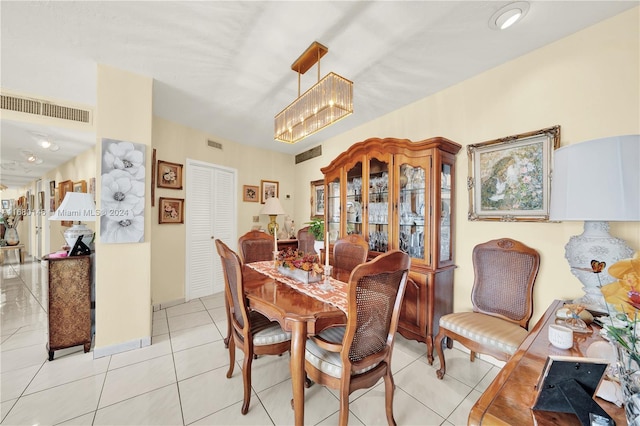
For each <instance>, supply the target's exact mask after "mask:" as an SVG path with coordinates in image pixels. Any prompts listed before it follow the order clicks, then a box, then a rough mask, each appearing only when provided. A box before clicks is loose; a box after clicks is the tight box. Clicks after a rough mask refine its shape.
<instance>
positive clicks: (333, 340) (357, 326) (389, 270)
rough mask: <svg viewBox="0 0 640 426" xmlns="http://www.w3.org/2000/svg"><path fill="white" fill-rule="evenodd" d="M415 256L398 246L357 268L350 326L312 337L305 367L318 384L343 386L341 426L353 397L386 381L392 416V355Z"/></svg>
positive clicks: (350, 298)
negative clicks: (400, 249)
mask: <svg viewBox="0 0 640 426" xmlns="http://www.w3.org/2000/svg"><path fill="white" fill-rule="evenodd" d="M410 263H411V259H410V258H409V255H407V254H406V253H403V252H401V251H399V250H394V251H390V252H388V253H385V254H383V255H380V256H378V257H377V258H376V259H374V260H372V261H371V262H367V263H363V264H361V265H358V266H356V267H355V269H354V270H353V272H352V274H351V277H350V280H349V287H348V292H347V299H348V313H347V324H346V326H344V325H342V326H334V327H329V328H327V329H325V330H323V331H321V332H320V333H319V334H318V335H316V336H313V337H310V338H309V339H307V344H306V351H305V370H306V373H307V376H308V377H309V378H310V379H311V380H313V381H314V382H316V383H318V384H320V385H323V386H327V387H330V388H333V389H337V390H339V393H340V425H346V424H347V420H348V418H349V395H350V394H351V393H352V392H353V391H355V390H357V389H363V388H369V387H372V386H374V385H375V384H376V383H377V382H378V380H379V379H380V378H381V377H382V378H384V382H385V409H386V415H387V421H388V423H389V424H395V420H394V418H393V391H394V383H393V376H392V373H391V355H392V352H393V344H394V338H395V334H396V330H397V328H398V317H399V315H400V307H401V305H402V299H403V297H404V291H405V288H406V283H407V276H408V273H409V267H410Z"/></svg>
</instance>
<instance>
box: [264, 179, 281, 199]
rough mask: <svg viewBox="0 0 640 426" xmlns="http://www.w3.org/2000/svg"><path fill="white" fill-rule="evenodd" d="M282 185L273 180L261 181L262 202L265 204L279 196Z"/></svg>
mask: <svg viewBox="0 0 640 426" xmlns="http://www.w3.org/2000/svg"><path fill="white" fill-rule="evenodd" d="M279 186H280V184H279V183H278V182H276V181H273V180H261V181H260V202H261V203H262V204H264V203H265V202H266V201H267V198H272V197H276V198H278V196H279V192H280V189H279Z"/></svg>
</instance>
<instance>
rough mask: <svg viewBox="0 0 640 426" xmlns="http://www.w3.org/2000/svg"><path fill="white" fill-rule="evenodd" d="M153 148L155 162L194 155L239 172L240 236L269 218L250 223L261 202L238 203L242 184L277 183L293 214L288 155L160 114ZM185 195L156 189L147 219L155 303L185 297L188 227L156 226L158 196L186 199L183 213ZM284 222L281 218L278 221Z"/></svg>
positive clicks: (183, 161)
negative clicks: (211, 144)
mask: <svg viewBox="0 0 640 426" xmlns="http://www.w3.org/2000/svg"><path fill="white" fill-rule="evenodd" d="M208 139H212V140H215V141H217V142H220V143H222V150H219V149H215V148H211V147H209V146H208V144H207V140H208ZM265 145H268V144H267V143H265ZM153 147H154V148H156V155H157V159H158V160H164V161H169V162H172V163H179V164H184V165H186V160H187V159H194V160H198V161H204V162H207V163H212V164H216V165H220V166H224V167H229V168H233V169H236V170H237V173H238V194H237V199H238V227H237V235H238V236H240V235H242V234H244V233H245V232H247V231H249V230H250V229H251V227H252V226H253V225H262V226H263V227H264V228H266V225H267V222H268V218H267V217H266V216H259V222H258V223H254V222H253V216H258V215H259V211H260V208H261V207H262V204H260V203H259V202H258V203H251V202H244V201H242V185H254V186H259V185H260V180H271V181H277V182H279V184H280V200H281V201H282V207H283V208H284V209H285V211H287V212H289V213H290V214H291V215H292V217H293V215H294V211H293V210H294V200H295V197H294V196H293V194H294V188H295V168H294V159H293V157H292V156H290V155H285V154H280V153H277V152H273V151H268V150H266V149H258V148H251V147H248V146H246V145H240V144H237V143H233V142H229V141H224V140H221V139H216V138H214V137H212V136H210V135H207V134H206V133H203V132H200V131H197V130H194V129H190V128H188V127H185V126H182V125H179V124H176V123H173V122H170V121H167V120H164V119H161V118H158V117H155V118H154V120H153ZM184 174H185V175H186V172H185V173H184ZM183 188H184V185H183ZM185 193H186V191H185V190H184V189H183V190H175V189H166V188H156V197H155V198H156V205H155V207H153V208H152V220H151V232H152V233H153V241H152V246H151V247H152V248H151V264H152V265H153V267H152V269H151V283H152V286H151V298H152V301H153V304H154V305H158V304H164V303H171V302H175V301H180V300H182V299H184V297H185V229H186V225H175V224H170V225H166V224H164V225H160V224H158V198H159V197H175V198H185V212H187V211H188V209H189V200H188V199H187V198H186V196H185ZM287 194H289V195H290V196H291V198H290V199H287V198H286V195H287ZM282 220H283V218H282V217H280V218H279V220H278V221H279V223H280V224H282Z"/></svg>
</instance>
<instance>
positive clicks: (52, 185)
mask: <svg viewBox="0 0 640 426" xmlns="http://www.w3.org/2000/svg"><path fill="white" fill-rule="evenodd" d="M54 195H56V181H55V180H50V181H49V197H53V196H54Z"/></svg>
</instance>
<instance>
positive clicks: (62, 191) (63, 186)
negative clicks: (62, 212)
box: [56, 180, 73, 226]
mask: <svg viewBox="0 0 640 426" xmlns="http://www.w3.org/2000/svg"><path fill="white" fill-rule="evenodd" d="M58 188H59V190H57V191H56V192H58V195H59V198H58V202H57V203H56V204H57V207H60V205H61V204H62V202H63V201H64V196H65V195H67V192H73V181H71V180H65V181H62V182H60V183H59V184H58ZM60 224H61V225H62V226H71V225H73V222H72V221H70V220H63V221H62V222H60Z"/></svg>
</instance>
